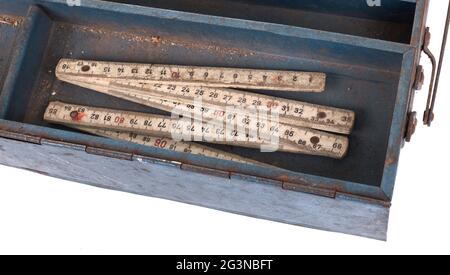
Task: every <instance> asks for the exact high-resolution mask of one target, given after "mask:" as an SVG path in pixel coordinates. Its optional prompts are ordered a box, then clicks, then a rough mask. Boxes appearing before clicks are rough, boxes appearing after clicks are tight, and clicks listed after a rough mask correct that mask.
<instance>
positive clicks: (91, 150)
mask: <svg viewBox="0 0 450 275" xmlns="http://www.w3.org/2000/svg"><path fill="white" fill-rule="evenodd" d="M86 153H88V154H92V155H97V156H103V157H109V158H115V159H121V160H133V154H129V153H123V152H118V151H113V150H107V149H102V148H95V147H86Z"/></svg>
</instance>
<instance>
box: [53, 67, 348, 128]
mask: <svg viewBox="0 0 450 275" xmlns="http://www.w3.org/2000/svg"><path fill="white" fill-rule="evenodd" d="M59 77H60V79H61V80H63V81H65V82H69V83H72V84H75V85H78V86H81V87H85V88H88V89H92V90H95V91H98V92H102V93H105V94H108V95H112V96H116V97H120V98H123V99H126V100H130V101H134V102H137V103H139V104H143V105H147V106H150V107H154V108H160V109H163V110H165V111H167V112H171V111H172V110H173V108H175V107H178V108H179V110H183V111H184V112H189V113H197V114H198V115H200V116H201V117H203V118H204V119H205V118H206V119H216V120H219V121H223V120H224V119H227V118H228V119H233V118H234V117H235V116H236V114H237V113H247V114H249V115H251V114H252V113H256V114H261V113H262V112H265V113H267V114H268V115H277V116H278V117H279V121H280V123H284V124H288V125H293V126H300V127H308V128H313V129H317V130H323V131H328V132H334V133H340V134H349V133H350V132H351V130H352V129H353V125H354V121H355V114H354V112H353V111H350V110H345V109H339V108H333V107H328V106H321V105H317V104H311V103H306V102H300V101H294V100H288V99H283V98H276V97H271V96H265V95H261V94H256V93H250V92H244V91H237V90H231V89H224V88H210V87H200V86H186V85H176V84H164V83H151V84H150V83H139V82H135V81H125V80H114V81H110V80H109V79H105V78H93V77H85V76H75V75H59ZM118 93H121V94H118ZM205 107H206V108H205Z"/></svg>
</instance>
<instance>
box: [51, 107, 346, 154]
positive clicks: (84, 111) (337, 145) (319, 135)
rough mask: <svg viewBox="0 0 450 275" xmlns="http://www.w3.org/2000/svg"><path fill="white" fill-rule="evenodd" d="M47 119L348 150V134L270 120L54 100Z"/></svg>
mask: <svg viewBox="0 0 450 275" xmlns="http://www.w3.org/2000/svg"><path fill="white" fill-rule="evenodd" d="M44 119H45V120H46V121H49V122H55V123H62V124H68V125H75V126H84V127H91V128H104V129H109V130H117V131H126V132H135V133H139V134H146V135H154V136H158V137H166V138H171V137H174V136H176V137H178V138H181V139H183V140H184V141H193V140H194V141H204V142H209V143H218V144H229V145H235V146H242V147H248V148H255V149H261V148H262V146H266V147H265V148H271V147H273V146H274V144H273V140H274V137H276V140H277V141H279V142H278V144H276V146H277V148H276V149H277V150H278V151H284V152H290V153H303V154H311V155H318V156H326V157H332V158H338V159H340V158H343V157H344V156H345V154H346V152H347V149H348V139H347V138H346V137H343V136H339V135H334V134H329V133H325V132H321V131H317V130H312V129H308V128H301V127H294V126H289V125H282V124H275V125H271V124H270V122H264V123H260V124H255V125H248V127H239V125H238V126H237V127H236V126H234V125H233V126H232V127H227V125H216V124H213V125H209V124H205V123H202V122H198V121H192V120H188V121H187V120H183V119H174V118H171V117H167V116H159V115H151V114H145V113H134V112H127V111H122V110H112V109H104V108H96V107H89V106H83V105H74V104H65V103H62V102H51V103H50V104H49V106H48V108H47V110H46V112H45V115H44ZM266 123H267V124H266ZM264 134H266V135H264ZM272 149H273V148H272Z"/></svg>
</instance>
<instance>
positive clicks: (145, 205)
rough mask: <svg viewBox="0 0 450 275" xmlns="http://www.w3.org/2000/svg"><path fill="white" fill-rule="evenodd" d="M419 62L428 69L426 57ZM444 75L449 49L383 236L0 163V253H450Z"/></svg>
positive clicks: (441, 15)
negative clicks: (432, 114)
mask: <svg viewBox="0 0 450 275" xmlns="http://www.w3.org/2000/svg"><path fill="white" fill-rule="evenodd" d="M431 2H432V3H431V9H430V12H429V19H428V22H429V23H428V25H429V26H431V29H432V33H433V35H434V36H433V39H432V45H431V48H432V50H433V52H434V53H436V54H438V52H439V49H440V43H441V35H440V34H441V32H442V29H443V25H444V24H443V23H444V20H445V14H446V11H447V1H431ZM449 46H450V45H449ZM449 48H450V47H449ZM449 51H450V50H449ZM422 64H424V65H427V66H426V69H427V72H429V69H430V68H429V66H428V64H429V63H428V61H427V59H425V58H423V60H422ZM449 73H450V52H448V53H447V58H446V62H445V65H444V69H443V72H442V76H443V77H442V82H441V86H440V93H439V96H438V102H437V105H436V120H435V122H434V124H433V126H432V127H431V128H427V127H425V126H420V127H419V128H418V130H417V133H416V135H415V136H414V140H413V142H412V143H411V144H407V145H406V147H405V148H404V149H403V151H402V156H401V161H400V167H399V171H398V177H397V182H396V188H395V197H394V200H393V206H392V210H391V217H390V225H389V235H388V242H379V241H374V240H369V239H364V238H359V237H353V236H347V235H342V234H335V233H329V232H322V231H317V230H312V229H306V228H301V227H295V226H290V225H284V224H280V223H274V222H270V221H264V220H258V219H252V218H247V217H242V216H238V215H234V214H227V213H222V212H218V211H214V210H209V209H204V208H200V207H196V206H190V205H184V204H180V203H175V202H170V201H165V200H160V199H153V198H148V197H142V196H137V195H131V194H126V193H121V192H115V191H109V190H103V189H98V188H94V187H89V186H85V185H81V184H78V183H73V182H67V181H62V180H58V179H53V178H49V177H46V176H42V175H38V174H34V173H31V172H26V171H21V170H16V169H13V168H7V167H4V166H0V253H146V254H147V253H149V254H161V253H163V254H183V253H186V254H197V253H207V254H209V253H213V254H235V253H238V254H239V253H243V254H309V253H318V254H324V253H325V254H328V253H337V254H342V253H344V254H347V253H377V254H378V253H381V254H388V253H389V254H390V253H447V254H448V253H450V214H449V210H450V176H449V173H450V165H449V163H450V161H449V159H448V158H449V156H450V150H449V146H448V145H446V143H448V142H449V140H450V135H449V134H450V131H449V130H450V127H449V119H450V77H449ZM427 76H428V75H427ZM428 79H429V77H428ZM426 94H427V87H426V86H424V89H423V90H422V91H420V92H418V95H417V98H416V106H415V109H416V110H417V111H418V112H419V114H420V116H421V113H422V111H423V109H424V106H425V101H426Z"/></svg>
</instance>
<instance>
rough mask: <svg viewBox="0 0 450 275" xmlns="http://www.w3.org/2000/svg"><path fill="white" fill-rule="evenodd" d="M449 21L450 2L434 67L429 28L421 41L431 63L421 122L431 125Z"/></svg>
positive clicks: (434, 59)
mask: <svg viewBox="0 0 450 275" xmlns="http://www.w3.org/2000/svg"><path fill="white" fill-rule="evenodd" d="M449 23H450V3H449V6H448V12H447V19H446V21H445V29H444V36H443V39H442V46H441V53H440V57H439V64H438V65H437V67H436V58H435V57H434V55H433V53H432V52H431V51H430V49H429V48H428V46H429V45H430V38H431V34H430V29H429V28H427V29H426V33H425V40H424V43H423V48H422V50H423V52H424V53H425V54H426V55H427V56H428V57H429V58H430V61H431V65H432V71H431V79H430V87H429V91H428V99H427V105H426V108H425V112H424V115H423V123H424V124H425V125H428V126H431V123H432V122H433V120H434V105H435V102H436V94H437V90H438V87H439V78H440V75H441V70H442V63H443V61H444V53H445V47H446V44H447V36H448V28H449Z"/></svg>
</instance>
